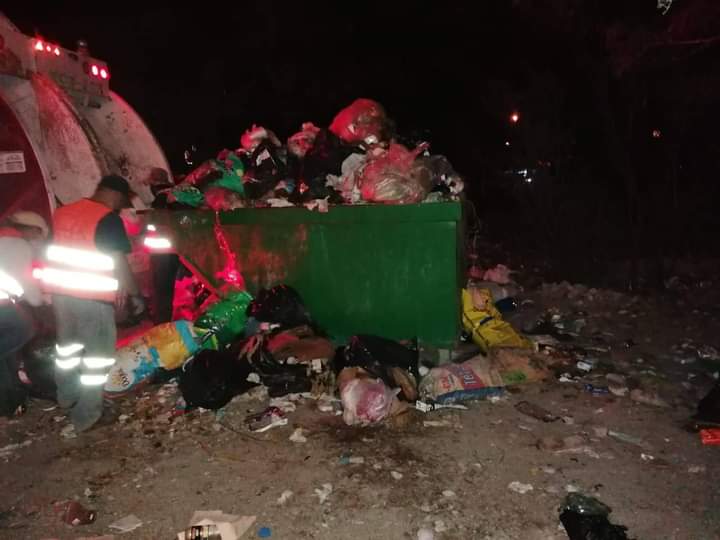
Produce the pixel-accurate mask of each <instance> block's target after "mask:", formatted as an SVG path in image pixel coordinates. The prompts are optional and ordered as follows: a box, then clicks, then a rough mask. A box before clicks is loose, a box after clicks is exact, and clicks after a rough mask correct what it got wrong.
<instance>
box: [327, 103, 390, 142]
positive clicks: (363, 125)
mask: <svg viewBox="0 0 720 540" xmlns="http://www.w3.org/2000/svg"><path fill="white" fill-rule="evenodd" d="M387 124H388V120H387V116H386V115H385V109H383V107H382V105H380V104H379V103H378V102H376V101H373V100H371V99H364V98H360V99H356V100H355V101H353V102H352V103H351V104H350V105H349V106H347V107H345V108H344V109H343V110H341V111H340V112H339V113H338V114H337V116H335V118H334V119H333V122H332V124H331V125H330V131H332V132H333V133H334V134H335V135H337V136H338V137H340V138H341V139H342V140H344V141H345V142H348V143H361V142H365V143H367V144H372V143H377V142H380V141H382V140H384V139H385V135H386V131H387Z"/></svg>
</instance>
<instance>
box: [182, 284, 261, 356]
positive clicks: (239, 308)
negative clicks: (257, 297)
mask: <svg viewBox="0 0 720 540" xmlns="http://www.w3.org/2000/svg"><path fill="white" fill-rule="evenodd" d="M252 299H253V298H252V296H251V295H250V293H248V292H245V291H240V292H233V293H230V294H229V295H228V296H227V297H225V298H224V299H222V300H220V301H218V302H216V303H215V304H212V305H211V306H210V307H208V309H207V310H206V311H205V313H203V314H202V315H200V317H198V319H197V320H196V321H195V326H196V327H197V328H199V329H202V330H205V331H210V332H212V333H213V336H214V338H215V339H216V340H217V345H219V346H226V345H229V344H231V343H232V342H233V341H235V340H236V339H238V338H239V337H241V336H242V335H243V332H244V330H245V322H246V321H247V315H246V311H247V309H248V306H249V305H250V302H252Z"/></svg>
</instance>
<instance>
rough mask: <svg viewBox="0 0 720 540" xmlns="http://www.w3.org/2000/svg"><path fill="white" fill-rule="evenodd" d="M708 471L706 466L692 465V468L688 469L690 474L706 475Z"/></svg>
mask: <svg viewBox="0 0 720 540" xmlns="http://www.w3.org/2000/svg"><path fill="white" fill-rule="evenodd" d="M706 470H707V468H706V467H705V465H691V466H690V467H688V472H689V473H690V474H700V473H704V472H705V471H706Z"/></svg>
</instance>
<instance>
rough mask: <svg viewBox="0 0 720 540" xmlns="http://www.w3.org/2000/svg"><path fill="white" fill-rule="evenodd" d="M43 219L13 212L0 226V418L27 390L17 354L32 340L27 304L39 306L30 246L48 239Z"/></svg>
mask: <svg viewBox="0 0 720 540" xmlns="http://www.w3.org/2000/svg"><path fill="white" fill-rule="evenodd" d="M47 234H48V227H47V223H45V220H44V219H43V218H42V217H41V216H40V215H38V214H36V213H35V212H16V213H15V214H13V215H12V216H10V218H9V219H8V220H7V222H6V224H5V225H4V226H1V227H0V415H2V416H8V415H11V414H13V413H15V412H16V411H17V410H18V409H19V408H21V407H22V406H23V405H24V403H25V400H26V399H27V390H26V389H25V388H24V387H23V385H22V383H21V382H20V379H19V378H18V367H19V365H20V360H19V357H18V355H19V352H20V350H21V349H22V348H23V347H24V346H25V345H26V344H27V343H28V342H30V340H31V339H32V338H33V336H34V334H35V325H34V323H33V318H32V316H31V315H30V314H29V313H28V310H27V309H26V307H27V306H26V305H24V304H26V303H27V304H29V305H30V306H39V305H40V304H41V303H42V293H41V291H40V288H39V287H38V284H37V283H36V282H35V280H34V279H33V277H32V265H33V259H34V249H33V245H34V244H35V243H36V242H39V241H42V240H43V239H44V238H46V237H47Z"/></svg>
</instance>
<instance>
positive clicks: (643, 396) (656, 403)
mask: <svg viewBox="0 0 720 540" xmlns="http://www.w3.org/2000/svg"><path fill="white" fill-rule="evenodd" d="M630 399H632V400H633V401H634V402H636V403H642V404H643V405H651V406H653V407H662V408H669V407H670V404H669V403H668V402H667V401H665V400H664V399H662V398H661V397H659V396H658V395H657V394H651V393H648V392H644V391H643V390H641V389H640V388H636V389H635V390H633V391H632V392H630Z"/></svg>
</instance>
